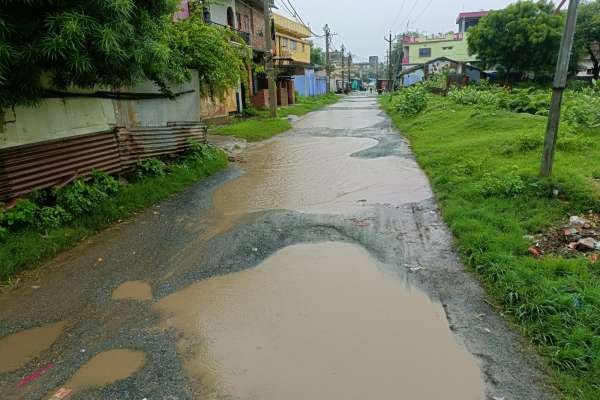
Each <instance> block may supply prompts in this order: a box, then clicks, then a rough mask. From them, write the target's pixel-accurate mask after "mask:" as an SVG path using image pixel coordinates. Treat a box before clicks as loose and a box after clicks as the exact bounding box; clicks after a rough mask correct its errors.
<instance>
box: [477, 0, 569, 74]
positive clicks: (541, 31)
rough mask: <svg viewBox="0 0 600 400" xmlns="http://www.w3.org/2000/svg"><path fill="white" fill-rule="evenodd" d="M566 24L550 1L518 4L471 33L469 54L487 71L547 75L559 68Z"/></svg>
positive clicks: (492, 13)
mask: <svg viewBox="0 0 600 400" xmlns="http://www.w3.org/2000/svg"><path fill="white" fill-rule="evenodd" d="M563 23H564V15H562V14H556V13H555V12H554V5H553V4H552V3H551V2H550V1H547V0H540V1H537V2H534V1H518V2H517V3H514V4H511V5H509V6H508V7H506V8H505V9H503V10H498V11H493V12H491V13H490V14H489V15H488V16H486V17H484V18H482V19H481V21H480V22H479V24H478V25H477V26H475V27H473V28H471V29H470V30H469V35H468V37H467V41H468V45H469V52H470V53H471V54H477V57H478V58H479V60H480V61H481V62H482V64H483V65H484V66H485V67H487V68H494V67H499V68H501V69H503V70H504V71H506V72H507V73H508V74H510V73H514V72H520V73H528V72H533V73H535V74H536V75H547V74H550V73H551V72H552V70H553V69H554V67H555V66H556V59H557V56H558V49H559V47H560V39H561V35H562V30H563Z"/></svg>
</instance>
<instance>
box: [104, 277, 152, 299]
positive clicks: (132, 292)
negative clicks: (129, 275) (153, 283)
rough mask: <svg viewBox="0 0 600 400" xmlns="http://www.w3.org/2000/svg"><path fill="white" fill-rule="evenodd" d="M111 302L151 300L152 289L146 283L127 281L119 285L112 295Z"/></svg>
mask: <svg viewBox="0 0 600 400" xmlns="http://www.w3.org/2000/svg"><path fill="white" fill-rule="evenodd" d="M112 299H113V300H138V301H148V300H152V288H151V287H150V285H149V284H148V283H147V282H141V281H127V282H124V283H122V284H121V285H119V286H118V287H117V288H116V289H115V290H114V291H113V293H112Z"/></svg>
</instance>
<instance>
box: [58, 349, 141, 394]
mask: <svg viewBox="0 0 600 400" xmlns="http://www.w3.org/2000/svg"><path fill="white" fill-rule="evenodd" d="M145 362H146V355H145V354H144V353H142V352H139V351H134V350H128V349H115V350H108V351H105V352H103V353H99V354H97V355H95V356H94V357H92V359H90V360H89V361H88V362H87V363H85V364H84V365H83V366H82V367H81V368H80V369H79V370H78V371H77V372H76V373H75V375H73V377H72V378H71V379H69V381H68V382H67V383H66V384H65V387H67V388H69V389H72V390H73V391H79V390H82V389H87V388H95V387H103V386H107V385H110V384H112V383H115V382H118V381H121V380H123V379H126V378H129V377H130V376H131V375H133V374H134V373H136V372H137V371H139V370H140V369H141V368H142V367H143V366H144V364H145Z"/></svg>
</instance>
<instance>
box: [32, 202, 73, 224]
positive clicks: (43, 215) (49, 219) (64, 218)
mask: <svg viewBox="0 0 600 400" xmlns="http://www.w3.org/2000/svg"><path fill="white" fill-rule="evenodd" d="M72 219H73V217H72V216H71V214H69V213H68V212H66V211H65V210H64V209H63V208H62V207H61V206H55V207H42V208H41V209H40V211H39V213H38V215H37V218H36V225H37V226H38V227H39V228H41V229H51V228H59V227H60V226H62V225H64V224H66V223H68V222H70V221H71V220H72Z"/></svg>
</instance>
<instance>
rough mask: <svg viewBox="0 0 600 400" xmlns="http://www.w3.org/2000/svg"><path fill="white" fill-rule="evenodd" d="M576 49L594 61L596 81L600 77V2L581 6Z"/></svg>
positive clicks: (593, 70)
mask: <svg viewBox="0 0 600 400" xmlns="http://www.w3.org/2000/svg"><path fill="white" fill-rule="evenodd" d="M575 47H576V48H577V49H579V53H580V54H588V55H589V57H590V59H591V60H592V64H593V67H592V73H593V75H594V79H598V78H599V77H600V0H595V1H590V2H586V3H584V4H582V5H580V6H579V14H578V17H577V31H576V32H575Z"/></svg>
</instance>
